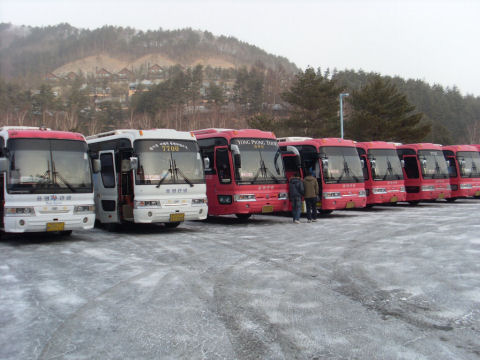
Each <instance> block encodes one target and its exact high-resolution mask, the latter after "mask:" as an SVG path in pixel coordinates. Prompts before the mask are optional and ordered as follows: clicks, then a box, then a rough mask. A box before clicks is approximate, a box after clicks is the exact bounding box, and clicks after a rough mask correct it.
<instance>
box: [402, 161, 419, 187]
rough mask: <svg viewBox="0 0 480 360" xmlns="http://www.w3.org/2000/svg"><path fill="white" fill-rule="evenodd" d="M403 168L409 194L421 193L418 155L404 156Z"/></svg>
mask: <svg viewBox="0 0 480 360" xmlns="http://www.w3.org/2000/svg"><path fill="white" fill-rule="evenodd" d="M403 161H404V162H405V166H404V168H403V171H404V176H405V189H406V191H407V193H419V192H420V169H419V168H418V159H417V156H416V155H404V156H403Z"/></svg>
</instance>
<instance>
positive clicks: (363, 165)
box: [360, 159, 367, 169]
mask: <svg viewBox="0 0 480 360" xmlns="http://www.w3.org/2000/svg"><path fill="white" fill-rule="evenodd" d="M360 162H361V164H362V169H365V167H366V164H367V163H366V162H365V160H363V159H360Z"/></svg>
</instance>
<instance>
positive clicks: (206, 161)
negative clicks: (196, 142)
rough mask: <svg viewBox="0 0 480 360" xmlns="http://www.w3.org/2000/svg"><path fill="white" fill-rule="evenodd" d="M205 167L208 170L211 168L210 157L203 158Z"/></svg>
mask: <svg viewBox="0 0 480 360" xmlns="http://www.w3.org/2000/svg"><path fill="white" fill-rule="evenodd" d="M203 167H204V168H205V169H207V170H209V169H210V159H209V158H208V157H204V158H203Z"/></svg>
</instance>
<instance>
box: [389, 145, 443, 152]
mask: <svg viewBox="0 0 480 360" xmlns="http://www.w3.org/2000/svg"><path fill="white" fill-rule="evenodd" d="M397 149H412V150H415V151H418V150H440V151H441V150H443V149H442V145H440V144H432V143H418V144H403V145H400V146H397Z"/></svg>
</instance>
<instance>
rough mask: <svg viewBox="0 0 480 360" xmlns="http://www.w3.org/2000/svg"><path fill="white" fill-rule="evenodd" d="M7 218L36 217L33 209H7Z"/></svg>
mask: <svg viewBox="0 0 480 360" xmlns="http://www.w3.org/2000/svg"><path fill="white" fill-rule="evenodd" d="M5 216H35V210H34V208H33V207H6V208H5Z"/></svg>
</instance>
